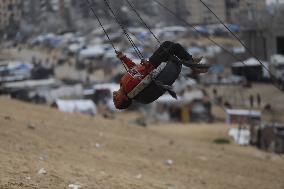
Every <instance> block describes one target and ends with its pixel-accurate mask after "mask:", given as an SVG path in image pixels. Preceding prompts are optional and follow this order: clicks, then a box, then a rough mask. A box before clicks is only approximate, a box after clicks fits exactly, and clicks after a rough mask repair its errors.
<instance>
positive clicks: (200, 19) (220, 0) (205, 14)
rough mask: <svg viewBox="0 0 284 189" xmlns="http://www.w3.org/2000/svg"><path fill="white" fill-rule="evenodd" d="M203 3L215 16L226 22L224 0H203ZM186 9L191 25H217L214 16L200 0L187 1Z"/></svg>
mask: <svg viewBox="0 0 284 189" xmlns="http://www.w3.org/2000/svg"><path fill="white" fill-rule="evenodd" d="M203 2H204V3H206V5H207V6H208V7H209V8H210V9H211V10H212V11H213V12H214V13H215V14H216V15H218V17H219V18H220V19H221V20H222V21H224V22H225V21H226V6H225V5H226V4H225V0H214V1H212V0H203ZM185 3H186V9H187V10H188V11H189V15H188V17H187V19H188V21H189V22H190V23H192V24H214V23H218V20H217V19H216V18H215V16H214V15H213V14H212V13H211V12H210V11H209V10H208V9H207V8H206V7H205V6H204V5H203V4H202V3H201V2H200V0H187V1H185Z"/></svg>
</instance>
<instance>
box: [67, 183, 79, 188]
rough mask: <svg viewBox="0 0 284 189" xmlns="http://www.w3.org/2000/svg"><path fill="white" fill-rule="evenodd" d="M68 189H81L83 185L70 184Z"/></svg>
mask: <svg viewBox="0 0 284 189" xmlns="http://www.w3.org/2000/svg"><path fill="white" fill-rule="evenodd" d="M68 187H69V188H70V189H79V188H81V185H80V184H69V185H68Z"/></svg>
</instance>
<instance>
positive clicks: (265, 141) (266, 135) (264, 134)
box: [258, 123, 284, 153]
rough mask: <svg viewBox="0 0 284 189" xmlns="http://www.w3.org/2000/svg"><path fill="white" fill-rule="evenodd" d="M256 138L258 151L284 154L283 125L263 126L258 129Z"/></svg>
mask: <svg viewBox="0 0 284 189" xmlns="http://www.w3.org/2000/svg"><path fill="white" fill-rule="evenodd" d="M258 138H259V141H258V147H259V148H260V149H263V150H267V151H271V152H276V153H284V125H279V124H271V123H270V124H263V125H261V126H260V128H259V132H258Z"/></svg>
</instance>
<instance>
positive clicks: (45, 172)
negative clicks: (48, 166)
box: [38, 168, 47, 175]
mask: <svg viewBox="0 0 284 189" xmlns="http://www.w3.org/2000/svg"><path fill="white" fill-rule="evenodd" d="M38 174H40V175H46V174H47V171H46V170H45V169H44V168H41V169H40V170H39V171H38Z"/></svg>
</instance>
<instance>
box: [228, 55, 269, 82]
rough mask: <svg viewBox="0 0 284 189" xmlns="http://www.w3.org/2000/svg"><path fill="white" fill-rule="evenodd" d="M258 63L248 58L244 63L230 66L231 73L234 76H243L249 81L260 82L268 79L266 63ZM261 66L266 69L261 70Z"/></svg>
mask: <svg viewBox="0 0 284 189" xmlns="http://www.w3.org/2000/svg"><path fill="white" fill-rule="evenodd" d="M261 62H262V63H263V65H261V64H260V63H259V61H258V60H256V59H255V58H250V59H247V60H245V61H244V62H236V63H233V64H232V73H233V74H234V75H239V76H244V77H246V79H247V80H249V81H261V80H263V79H268V78H269V72H268V71H267V70H268V63H267V62H264V61H261ZM263 66H265V67H266V69H265V68H263Z"/></svg>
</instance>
